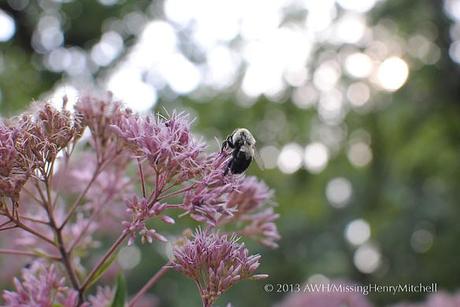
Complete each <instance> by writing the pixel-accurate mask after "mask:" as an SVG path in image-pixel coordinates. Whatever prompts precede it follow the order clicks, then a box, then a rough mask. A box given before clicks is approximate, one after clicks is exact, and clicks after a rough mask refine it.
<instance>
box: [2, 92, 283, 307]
mask: <svg viewBox="0 0 460 307" xmlns="http://www.w3.org/2000/svg"><path fill="white" fill-rule="evenodd" d="M66 104H67V100H66V98H64V100H63V105H62V108H56V107H54V106H52V105H51V104H49V103H38V104H36V105H35V106H34V107H33V108H32V109H31V110H30V111H29V112H27V113H25V114H23V115H21V116H20V117H18V118H17V119H16V120H14V121H4V122H0V217H1V219H0V232H3V231H14V232H15V234H14V236H12V237H14V238H13V239H8V240H5V242H3V241H2V245H3V246H2V247H1V248H0V253H5V254H13V255H15V254H16V255H20V256H27V257H33V258H35V259H36V260H35V261H33V262H32V266H31V267H30V268H28V269H25V270H23V274H22V275H23V277H22V279H23V281H19V279H16V280H15V284H16V291H15V292H13V291H5V292H4V299H5V301H6V304H7V306H32V305H34V306H35V305H36V306H54V305H55V304H61V305H63V306H66V307H67V306H85V307H87V306H94V307H96V306H104V304H105V303H103V302H106V304H109V303H108V302H109V301H110V300H111V299H112V297H113V291H112V290H111V288H99V290H98V292H97V293H96V294H95V295H93V296H88V290H89V288H90V287H91V286H92V285H94V284H96V285H97V281H98V280H99V278H100V277H101V275H102V274H103V273H104V272H105V271H106V270H107V268H108V267H109V266H110V265H111V263H112V262H111V260H113V259H114V256H115V255H116V252H117V250H118V248H119V247H120V246H121V245H122V244H123V243H124V242H125V241H128V244H133V243H134V241H135V239H136V237H140V239H141V240H140V241H141V242H142V243H146V242H148V243H153V242H154V240H156V241H161V242H165V241H167V235H166V234H160V233H159V232H158V231H157V229H155V228H156V227H155V225H156V224H155V223H156V222H159V221H161V222H163V223H167V224H174V223H175V219H174V218H173V217H172V216H173V214H177V213H179V214H180V216H181V217H182V216H189V217H191V218H192V219H194V220H195V221H198V222H200V223H203V224H204V227H206V229H207V230H206V231H201V230H198V231H197V233H196V234H195V236H194V238H193V240H188V241H187V243H186V244H185V245H184V246H182V247H181V248H179V247H178V248H177V249H176V250H175V258H174V260H173V264H171V265H168V266H165V268H172V267H174V268H176V269H177V270H179V271H181V272H183V273H184V274H185V275H187V276H189V277H191V278H193V279H194V280H195V281H196V282H198V285H199V290H200V294H201V295H202V298H203V301H204V302H206V304H207V306H211V305H212V303H213V302H214V301H215V300H216V299H217V298H218V297H219V296H220V294H222V293H223V292H224V291H226V290H227V289H229V288H230V287H231V286H232V285H233V284H234V283H236V282H238V281H239V280H243V279H258V278H262V277H265V275H258V274H255V270H256V269H257V267H258V266H259V260H260V256H259V255H254V256H250V255H249V252H248V250H247V249H246V248H245V246H244V244H242V243H241V244H240V243H238V239H237V236H242V237H248V238H252V239H254V240H256V241H258V242H260V243H262V244H264V245H266V246H269V247H276V246H277V243H276V242H277V241H278V240H279V239H280V235H279V233H278V231H277V228H276V225H275V220H276V219H277V218H278V215H277V214H276V213H274V211H273V203H272V201H271V199H272V197H273V192H272V191H271V190H270V189H269V188H268V187H267V186H266V185H265V184H264V183H263V182H261V181H258V180H257V179H256V178H254V177H245V175H244V174H241V175H233V174H226V173H225V169H226V167H227V165H228V163H229V161H230V159H232V157H231V153H230V152H228V151H223V152H216V153H208V152H206V147H205V144H204V143H203V142H201V141H198V140H196V139H195V138H194V137H193V134H192V132H191V124H192V121H191V120H190V118H189V117H188V115H187V114H185V113H178V112H173V113H172V114H171V115H170V116H169V115H168V116H167V117H163V116H160V115H158V116H152V115H146V116H141V115H139V114H136V113H133V112H132V111H131V110H129V109H127V108H124V107H123V105H122V104H121V103H120V102H117V101H114V100H113V99H112V96H111V95H110V94H108V95H105V96H102V97H93V96H82V97H80V98H79V100H78V102H77V103H76V105H75V108H74V110H73V112H72V111H69V110H67V109H66ZM177 227H180V225H177ZM224 227H225V229H226V230H227V231H229V232H230V233H234V234H231V235H230V234H225V233H223V232H220V231H219V230H218V229H219V228H224ZM114 233H116V234H118V235H119V236H118V238H116V239H115V240H114V242H113V244H112V245H111V246H110V247H109V248H108V249H107V251H106V252H105V253H103V254H102V256H101V257H100V259H98V260H97V261H96V259H94V261H92V259H91V258H92V257H93V256H92V253H91V251H93V250H94V249H96V248H99V247H100V244H98V242H97V241H95V239H94V238H96V237H97V236H100V235H101V234H103V235H104V236H112V235H113V234H114ZM84 258H89V259H84ZM88 260H89V261H88ZM87 263H95V264H94V266H93V267H91V268H86V267H85V264H87ZM56 264H60V265H56ZM165 270H166V269H165ZM0 274H1V272H0ZM152 275H154V274H152ZM154 277H155V275H154ZM144 289H145V288H142V289H141V290H140V293H141V294H143V293H144V292H143V291H145V290H144ZM139 295H140V294H139ZM139 295H136V296H135V300H136V302H137V301H138V298H140V296H139Z"/></svg>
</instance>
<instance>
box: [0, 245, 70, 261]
mask: <svg viewBox="0 0 460 307" xmlns="http://www.w3.org/2000/svg"><path fill="white" fill-rule="evenodd" d="M0 254H9V255H21V256H31V257H37V256H39V255H40V256H42V257H44V258H48V259H51V260H56V261H59V260H61V258H60V257H58V256H53V255H48V254H45V253H40V254H37V253H34V252H30V251H22V250H16V249H6V248H0Z"/></svg>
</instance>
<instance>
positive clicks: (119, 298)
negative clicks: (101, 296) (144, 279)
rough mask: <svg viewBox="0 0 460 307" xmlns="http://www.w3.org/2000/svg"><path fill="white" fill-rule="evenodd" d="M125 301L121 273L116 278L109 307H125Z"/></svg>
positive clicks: (124, 289)
mask: <svg viewBox="0 0 460 307" xmlns="http://www.w3.org/2000/svg"><path fill="white" fill-rule="evenodd" d="M125 300H126V281H125V277H124V276H123V274H122V273H120V274H118V276H117V286H116V289H115V295H114V296H113V301H112V304H111V305H110V306H111V307H125Z"/></svg>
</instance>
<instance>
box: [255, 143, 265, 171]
mask: <svg viewBox="0 0 460 307" xmlns="http://www.w3.org/2000/svg"><path fill="white" fill-rule="evenodd" d="M253 150H254V160H255V161H256V164H257V166H258V167H259V168H260V169H261V170H264V169H265V165H264V161H263V160H262V157H261V156H260V154H259V151H258V150H257V148H256V147H255V146H253Z"/></svg>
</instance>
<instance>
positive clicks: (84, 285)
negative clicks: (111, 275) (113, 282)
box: [80, 232, 128, 293]
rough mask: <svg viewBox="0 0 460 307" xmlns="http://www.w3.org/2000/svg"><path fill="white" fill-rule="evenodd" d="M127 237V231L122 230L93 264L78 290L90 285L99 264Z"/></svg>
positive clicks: (83, 290) (81, 290)
mask: <svg viewBox="0 0 460 307" xmlns="http://www.w3.org/2000/svg"><path fill="white" fill-rule="evenodd" d="M127 237H128V233H127V232H123V233H122V234H121V235H120V236H119V237H118V239H117V240H116V241H115V242H114V243H113V244H112V246H111V247H110V248H109V250H108V251H107V252H106V253H105V254H104V256H102V258H101V259H100V260H99V262H98V263H97V264H96V265H95V266H94V268H93V269H92V270H91V272H90V273H89V274H88V277H86V279H85V281H84V282H83V284H82V285H81V287H80V292H81V293H84V292H85V291H86V290H87V288H88V286H89V285H90V282H91V280H92V279H93V277H94V276H95V275H96V273H97V272H98V270H99V269H100V267H101V266H103V265H104V263H105V262H106V261H107V260H108V259H109V258H110V256H112V254H113V253H114V252H115V251H116V250H117V249H118V247H119V246H120V245H121V243H123V241H124V240H125V239H126V238H127Z"/></svg>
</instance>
